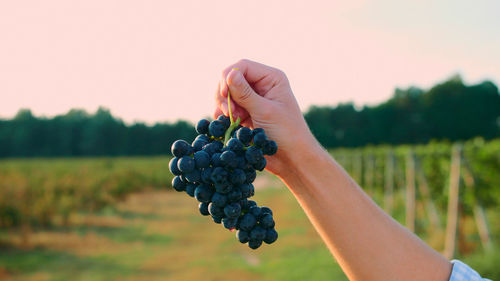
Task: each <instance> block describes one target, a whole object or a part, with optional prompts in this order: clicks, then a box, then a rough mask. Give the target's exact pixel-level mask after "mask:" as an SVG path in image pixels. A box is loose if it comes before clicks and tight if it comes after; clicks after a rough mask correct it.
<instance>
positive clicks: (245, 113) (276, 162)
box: [214, 60, 317, 175]
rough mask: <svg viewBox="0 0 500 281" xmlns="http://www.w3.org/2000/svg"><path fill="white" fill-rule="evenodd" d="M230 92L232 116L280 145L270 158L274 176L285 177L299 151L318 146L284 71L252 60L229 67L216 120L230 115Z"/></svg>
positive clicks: (218, 96) (221, 86) (218, 94)
mask: <svg viewBox="0 0 500 281" xmlns="http://www.w3.org/2000/svg"><path fill="white" fill-rule="evenodd" d="M228 90H229V91H230V93H231V111H232V113H233V117H234V118H235V119H236V118H238V117H240V118H241V124H242V125H244V126H246V127H250V128H263V129H264V130H265V131H266V134H267V136H268V137H269V138H270V139H272V140H274V141H276V143H277V144H278V153H277V154H276V155H275V156H273V157H269V158H267V160H268V165H267V169H268V170H269V171H271V172H272V173H274V174H277V175H282V174H283V173H285V172H286V170H287V168H288V167H289V165H291V162H293V159H295V158H298V157H295V156H297V155H299V152H301V151H302V152H304V151H306V150H307V149H308V148H309V147H310V146H311V145H317V142H316V141H315V140H314V137H313V136H312V134H311V132H310V131H309V128H308V127H307V124H306V122H305V120H304V117H303V116H302V112H301V111H300V108H299V106H298V104H297V101H296V100H295V97H294V95H293V93H292V89H291V88H290V84H289V82H288V79H287V77H286V75H285V74H284V73H283V72H282V71H281V70H278V69H276V68H272V67H269V66H266V65H263V64H260V63H256V62H253V61H249V60H240V61H238V62H237V63H235V64H232V65H230V66H228V67H227V68H226V69H225V70H224V71H223V72H222V79H221V81H220V82H219V85H218V89H217V91H216V103H217V108H216V110H215V113H214V116H215V117H217V116H219V115H221V114H224V115H226V116H229V110H228V104H227V93H228Z"/></svg>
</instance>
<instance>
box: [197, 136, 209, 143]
mask: <svg viewBox="0 0 500 281" xmlns="http://www.w3.org/2000/svg"><path fill="white" fill-rule="evenodd" d="M194 140H195V141H197V140H202V141H205V142H206V143H209V142H210V138H209V137H207V136H206V135H198V136H196V138H195V139H194Z"/></svg>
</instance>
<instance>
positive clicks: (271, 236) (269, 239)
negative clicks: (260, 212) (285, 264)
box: [264, 228, 278, 244]
mask: <svg viewBox="0 0 500 281" xmlns="http://www.w3.org/2000/svg"><path fill="white" fill-rule="evenodd" d="M277 239H278V232H276V230H275V229H274V228H272V229H268V230H267V231H266V238H264V242H266V243H267V244H272V243H274V241H276V240H277Z"/></svg>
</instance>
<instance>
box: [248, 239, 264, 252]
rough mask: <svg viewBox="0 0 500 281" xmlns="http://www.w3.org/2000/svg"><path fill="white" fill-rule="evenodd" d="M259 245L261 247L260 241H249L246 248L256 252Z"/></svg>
mask: <svg viewBox="0 0 500 281" xmlns="http://www.w3.org/2000/svg"><path fill="white" fill-rule="evenodd" d="M260 245H262V240H250V241H248V247H250V249H252V250H256V249H257V248H259V247H260Z"/></svg>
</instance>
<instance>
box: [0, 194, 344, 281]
mask: <svg viewBox="0 0 500 281" xmlns="http://www.w3.org/2000/svg"><path fill="white" fill-rule="evenodd" d="M255 200H257V201H258V202H259V203H262V204H263V205H267V206H270V207H271V208H272V209H273V210H275V219H276V222H277V227H278V230H279V233H280V238H279V239H278V241H277V243H275V244H273V245H271V246H269V245H265V246H263V247H262V248H260V249H259V250H257V251H253V250H250V249H249V248H248V247H246V246H245V245H241V244H240V243H239V242H238V241H237V240H236V238H235V233H231V232H229V231H227V230H225V229H224V228H223V227H222V226H221V225H217V224H214V223H213V222H212V221H211V220H210V218H208V217H202V216H201V215H199V213H198V210H197V204H196V202H195V200H194V199H193V198H190V197H188V196H186V195H185V194H184V193H176V192H172V191H151V192H147V193H140V194H134V195H131V196H129V197H128V198H127V199H126V200H125V201H124V202H123V203H120V204H118V205H117V206H116V207H115V208H105V209H103V210H101V211H100V212H99V213H97V214H90V213H80V214H78V216H76V217H75V218H74V219H73V221H74V222H73V224H72V225H70V226H67V227H57V226H55V227H52V228H50V229H40V230H38V231H35V232H34V233H33V235H32V238H31V239H30V241H31V248H30V249H21V248H20V247H19V245H20V244H19V243H18V240H17V238H16V235H15V233H13V232H11V233H9V232H5V231H4V232H2V233H1V234H0V240H3V241H4V246H3V247H2V248H0V279H2V280H3V279H5V280H68V279H71V280H118V279H119V280H197V279H200V280H201V279H203V280H347V279H346V278H345V276H344V275H343V273H342V271H341V270H340V268H339V266H338V265H337V264H336V263H335V261H334V260H333V259H332V257H331V255H330V253H329V252H328V250H327V249H326V248H325V247H324V246H323V244H322V242H321V240H320V238H319V236H318V235H317V234H316V232H315V231H314V229H313V228H312V226H311V225H310V223H309V222H308V220H307V218H306V217H305V214H304V213H303V212H302V210H301V209H300V206H299V205H298V204H297V203H296V201H295V199H294V198H293V196H292V195H291V194H290V193H289V192H288V191H287V190H286V189H284V188H269V189H265V190H258V191H257V195H256V197H255Z"/></svg>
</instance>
